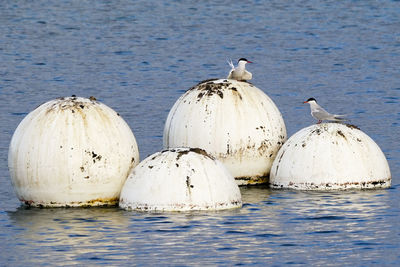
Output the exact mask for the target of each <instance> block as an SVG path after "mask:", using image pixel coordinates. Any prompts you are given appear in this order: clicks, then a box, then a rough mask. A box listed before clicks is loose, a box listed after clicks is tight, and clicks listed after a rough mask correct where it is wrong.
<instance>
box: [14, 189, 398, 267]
mask: <svg viewBox="0 0 400 267" xmlns="http://www.w3.org/2000/svg"><path fill="white" fill-rule="evenodd" d="M241 192H242V195H243V203H244V206H243V208H242V209H234V210H227V211H218V212H167V213H145V212H129V211H124V210H121V209H118V208H77V209H73V208H68V209H39V208H27V207H24V206H22V207H20V208H18V209H17V210H15V211H9V212H7V215H8V216H9V220H10V223H11V225H12V226H11V227H10V230H11V231H12V232H14V233H15V235H14V237H15V240H11V244H10V246H11V247H18V248H19V249H22V250H23V251H25V253H28V254H30V258H29V260H28V259H25V260H26V261H27V262H36V263H38V264H44V263H46V262H47V261H48V257H51V258H52V263H53V264H55V265H62V264H84V263H85V262H86V263H94V262H96V261H100V262H102V263H108V264H113V263H114V264H117V263H119V264H121V263H128V262H130V261H131V260H132V255H134V259H135V262H136V263H143V264H144V263H151V262H154V258H159V259H160V261H162V262H164V263H168V264H174V265H175V264H180V263H181V264H183V263H188V262H190V261H191V260H192V259H193V258H199V257H200V258H199V259H201V261H202V262H204V263H208V264H218V263H221V264H222V263H223V264H227V265H230V264H235V263H241V264H250V263H262V262H265V261H268V260H271V261H272V260H273V262H275V263H282V264H283V263H290V262H292V263H308V262H310V261H311V260H312V261H313V262H316V263H319V264H330V261H331V259H332V258H333V257H336V255H337V254H348V251H349V250H352V251H354V252H355V254H354V255H353V254H351V255H352V257H353V258H354V260H361V259H360V256H359V255H358V254H357V253H360V252H361V251H364V250H370V252H369V253H368V254H367V255H365V254H363V257H362V260H363V261H364V262H368V261H369V260H373V259H374V258H376V257H379V254H380V253H381V251H380V249H376V247H377V246H386V247H390V246H395V247H397V246H396V244H395V243H394V242H393V241H391V236H392V235H393V232H392V230H393V229H391V224H390V220H389V221H388V220H387V218H385V217H387V216H390V214H388V211H390V210H391V209H393V207H390V206H388V203H389V202H390V201H388V197H389V196H390V192H389V191H388V190H377V191H372V190H371V191H344V192H296V191H290V190H270V189H268V188H265V187H262V186H259V187H242V188H241ZM397 232H398V231H397ZM278 247H280V248H281V249H277V248H278ZM310 249H312V251H313V252H314V253H305V251H310ZM35 251H40V255H36V256H35V255H33V254H34V252H35ZM19 254H20V253H18V255H19ZM148 255H152V258H149V257H148ZM202 255H213V256H212V257H211V256H210V257H209V258H208V257H203V256H202ZM54 256H57V257H56V258H54ZM348 256H350V255H348ZM18 257H19V256H18ZM276 257H278V259H277V258H276ZM294 259H296V260H294ZM14 260H15V262H18V261H20V260H21V259H20V258H18V259H17V258H15V259H14ZM346 261H347V260H344V259H343V262H346ZM340 262H341V260H340V259H339V260H338V261H337V263H340Z"/></svg>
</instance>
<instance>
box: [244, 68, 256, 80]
mask: <svg viewBox="0 0 400 267" xmlns="http://www.w3.org/2000/svg"><path fill="white" fill-rule="evenodd" d="M252 77H253V74H251V72H249V71H247V70H245V71H244V73H243V75H242V80H246V81H248V80H251V78H252Z"/></svg>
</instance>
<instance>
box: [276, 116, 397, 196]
mask: <svg viewBox="0 0 400 267" xmlns="http://www.w3.org/2000/svg"><path fill="white" fill-rule="evenodd" d="M390 185H391V174H390V169H389V164H388V162H387V160H386V158H385V155H384V154H383V152H382V151H381V149H380V148H379V146H378V145H377V144H376V143H375V142H374V141H373V140H372V139H371V138H370V137H369V136H368V135H366V134H365V133H363V132H362V131H361V130H360V129H358V128H357V127H356V126H353V125H349V124H340V123H322V124H316V125H312V126H309V127H307V128H304V129H302V130H300V131H298V132H297V133H295V134H294V135H293V136H292V137H290V138H289V140H288V141H287V142H286V143H285V144H284V145H283V146H282V148H281V149H280V150H279V152H278V154H277V156H276V158H275V161H274V163H273V165H272V168H271V176H270V186H271V187H272V188H289V189H301V190H343V189H374V188H388V187H390Z"/></svg>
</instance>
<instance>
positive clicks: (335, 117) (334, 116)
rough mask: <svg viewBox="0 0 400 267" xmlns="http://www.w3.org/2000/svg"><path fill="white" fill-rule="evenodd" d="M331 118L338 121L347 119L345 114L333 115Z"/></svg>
mask: <svg viewBox="0 0 400 267" xmlns="http://www.w3.org/2000/svg"><path fill="white" fill-rule="evenodd" d="M333 118H334V119H335V120H338V121H349V119H347V118H346V115H333Z"/></svg>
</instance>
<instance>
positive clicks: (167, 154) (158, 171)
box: [119, 148, 242, 211]
mask: <svg viewBox="0 0 400 267" xmlns="http://www.w3.org/2000/svg"><path fill="white" fill-rule="evenodd" d="M119 206H120V207H121V208H124V209H128V210H129V209H132V210H148V211H190V210H221V209H230V208H238V207H241V206H242V200H241V195H240V190H239V187H238V186H237V184H236V182H235V179H234V178H233V176H232V175H231V174H230V173H229V172H228V170H227V169H226V168H225V167H224V166H223V164H222V163H221V162H219V161H218V160H216V159H215V158H213V157H212V156H210V155H208V154H207V153H206V152H205V151H204V150H202V149H199V148H176V149H171V150H165V151H162V152H158V153H155V154H153V155H151V156H149V157H147V158H146V159H145V160H143V161H142V162H141V163H139V165H138V166H137V167H136V168H135V169H133V171H132V173H131V174H130V175H129V177H128V179H127V180H126V182H125V184H124V186H123V188H122V191H121V197H120V202H119Z"/></svg>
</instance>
